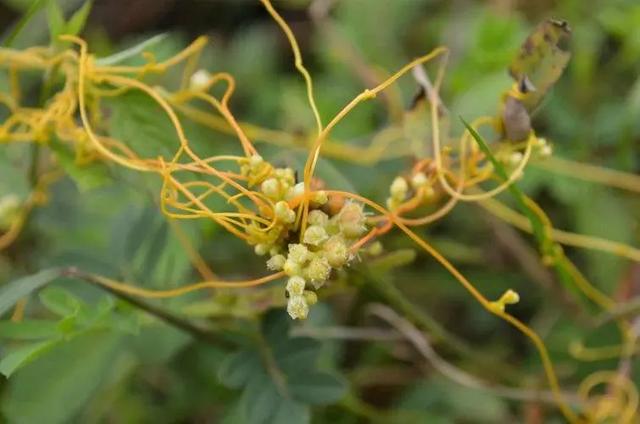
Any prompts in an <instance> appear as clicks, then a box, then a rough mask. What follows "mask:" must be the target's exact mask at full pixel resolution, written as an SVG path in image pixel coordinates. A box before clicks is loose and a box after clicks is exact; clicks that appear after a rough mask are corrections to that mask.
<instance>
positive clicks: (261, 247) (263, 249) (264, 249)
mask: <svg viewBox="0 0 640 424" xmlns="http://www.w3.org/2000/svg"><path fill="white" fill-rule="evenodd" d="M269 249H270V247H269V245H267V244H264V243H258V244H256V247H255V248H254V249H253V250H254V251H255V252H256V255H258V256H264V255H266V254H267V253H269Z"/></svg>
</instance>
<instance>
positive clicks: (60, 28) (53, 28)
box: [47, 0, 65, 43]
mask: <svg viewBox="0 0 640 424" xmlns="http://www.w3.org/2000/svg"><path fill="white" fill-rule="evenodd" d="M47 23H48V24H49V38H50V39H51V43H57V42H58V36H59V35H62V34H63V33H64V30H65V22H64V14H63V13H62V9H61V8H60V6H59V5H58V1H57V0H49V2H48V4H47Z"/></svg>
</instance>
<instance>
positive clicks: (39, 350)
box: [0, 340, 60, 378]
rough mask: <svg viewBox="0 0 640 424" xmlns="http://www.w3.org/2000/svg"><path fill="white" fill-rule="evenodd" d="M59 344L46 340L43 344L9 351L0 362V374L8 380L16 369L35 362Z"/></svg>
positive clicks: (34, 344) (29, 345)
mask: <svg viewBox="0 0 640 424" xmlns="http://www.w3.org/2000/svg"><path fill="white" fill-rule="evenodd" d="M59 342H60V340H47V341H44V342H37V343H30V344H28V345H25V346H21V347H20V348H18V349H16V350H13V351H11V352H10V353H9V354H8V355H6V356H5V357H4V358H2V360H0V373H2V374H3V375H4V376H5V377H7V378H9V377H10V376H11V374H13V373H14V372H15V371H16V370H17V369H18V368H20V367H23V366H25V365H27V364H28V363H30V362H32V361H34V360H36V359H37V358H38V357H39V356H41V355H42V354H44V353H45V352H47V351H48V350H50V349H51V348H53V347H54V346H55V345H56V344H58V343H59Z"/></svg>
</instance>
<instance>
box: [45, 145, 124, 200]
mask: <svg viewBox="0 0 640 424" xmlns="http://www.w3.org/2000/svg"><path fill="white" fill-rule="evenodd" d="M49 147H51V150H53V151H54V152H55V153H56V158H57V159H58V162H59V163H60V165H62V168H63V169H64V171H65V172H66V174H67V175H68V176H70V177H71V178H72V179H73V181H74V182H75V183H76V185H77V186H78V189H79V190H80V191H81V192H86V191H89V190H92V189H95V188H98V187H103V186H105V185H107V184H109V183H110V182H111V181H112V179H111V176H110V175H109V168H108V167H107V166H106V165H105V164H104V163H99V162H98V163H92V164H91V165H88V166H81V165H78V163H76V159H75V156H74V154H73V152H71V150H70V149H69V148H68V147H67V146H65V145H64V144H62V143H61V142H60V141H59V140H53V142H52V143H50V144H49Z"/></svg>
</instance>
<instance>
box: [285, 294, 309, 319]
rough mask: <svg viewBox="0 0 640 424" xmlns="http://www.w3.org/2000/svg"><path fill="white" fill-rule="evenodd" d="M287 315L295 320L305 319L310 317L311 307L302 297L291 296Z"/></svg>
mask: <svg viewBox="0 0 640 424" xmlns="http://www.w3.org/2000/svg"><path fill="white" fill-rule="evenodd" d="M287 313H288V314H289V316H290V317H291V318H293V319H305V318H307V315H309V305H307V301H306V300H305V299H304V297H302V296H291V297H290V298H289V302H288V303H287Z"/></svg>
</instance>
